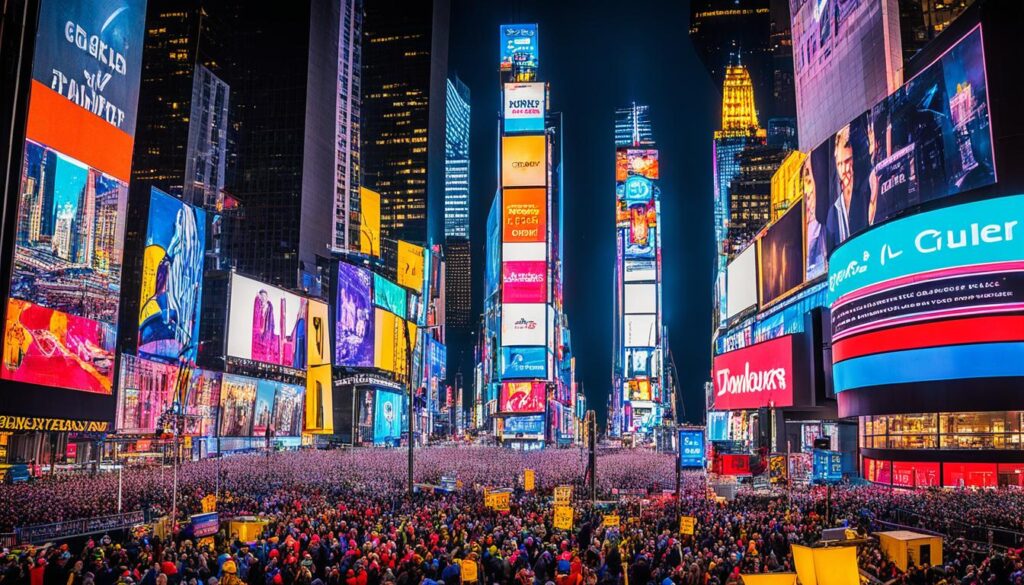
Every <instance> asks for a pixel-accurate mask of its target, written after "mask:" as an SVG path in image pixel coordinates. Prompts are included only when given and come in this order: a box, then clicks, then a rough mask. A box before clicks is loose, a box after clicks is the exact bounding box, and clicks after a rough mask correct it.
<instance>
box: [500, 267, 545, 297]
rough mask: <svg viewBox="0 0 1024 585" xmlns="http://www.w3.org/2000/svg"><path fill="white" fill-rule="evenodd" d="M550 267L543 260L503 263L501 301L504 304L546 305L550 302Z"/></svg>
mask: <svg viewBox="0 0 1024 585" xmlns="http://www.w3.org/2000/svg"><path fill="white" fill-rule="evenodd" d="M547 275H548V265H547V262H545V261H543V260H529V261H527V260H512V261H505V262H503V263H502V287H501V300H502V302H504V303H544V302H547V300H548V282H547Z"/></svg>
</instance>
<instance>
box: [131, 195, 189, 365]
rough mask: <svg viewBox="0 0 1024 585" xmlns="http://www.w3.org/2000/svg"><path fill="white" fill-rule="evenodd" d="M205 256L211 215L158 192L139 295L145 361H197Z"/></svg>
mask: <svg viewBox="0 0 1024 585" xmlns="http://www.w3.org/2000/svg"><path fill="white" fill-rule="evenodd" d="M205 254H206V212H205V211H203V210H201V209H197V208H195V207H192V206H191V205H187V204H185V203H184V202H182V201H181V200H179V199H176V198H174V197H171V196H170V195H168V194H166V193H163V192H161V191H159V190H157V189H152V191H151V193H150V198H149V222H148V223H147V226H146V247H145V252H144V254H143V261H142V290H141V293H140V295H139V296H140V298H139V301H140V302H139V355H141V356H148V357H153V358H157V359H161V358H162V359H168V360H178V359H179V358H180V359H182V360H184V361H185V362H187V363H191V362H194V361H195V357H196V351H197V349H198V343H199V313H200V307H201V306H202V294H203V261H204V259H205Z"/></svg>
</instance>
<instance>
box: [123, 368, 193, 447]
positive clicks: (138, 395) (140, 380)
mask: <svg viewBox="0 0 1024 585" xmlns="http://www.w3.org/2000/svg"><path fill="white" fill-rule="evenodd" d="M177 379H178V366H176V365H172V364H164V363H160V362H154V361H150V360H144V359H139V358H137V357H135V356H132V355H122V356H121V376H120V378H119V388H118V390H119V392H118V397H117V416H116V423H115V428H116V429H117V431H118V432H119V433H125V434H152V433H154V432H155V431H156V422H157V419H158V418H160V415H162V414H163V413H165V412H167V411H168V410H170V408H171V404H172V403H173V402H174V388H175V384H176V382H177Z"/></svg>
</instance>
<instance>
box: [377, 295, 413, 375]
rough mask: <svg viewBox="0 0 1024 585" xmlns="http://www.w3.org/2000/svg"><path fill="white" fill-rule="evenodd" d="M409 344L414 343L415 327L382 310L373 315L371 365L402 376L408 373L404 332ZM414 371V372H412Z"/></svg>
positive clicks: (406, 345)
mask: <svg viewBox="0 0 1024 585" xmlns="http://www.w3.org/2000/svg"><path fill="white" fill-rule="evenodd" d="M403 327H408V328H409V331H408V340H409V343H415V342H416V325H415V324H412V323H408V322H407V321H405V320H403V319H401V318H400V317H397V316H396V315H394V314H393V313H390V312H388V311H385V310H383V309H377V310H376V311H375V313H374V326H373V329H374V344H373V356H374V357H373V365H374V367H377V368H380V369H382V370H387V371H389V372H393V373H396V374H402V375H404V374H405V373H406V372H408V365H407V361H408V357H407V356H406V353H407V351H406V348H407V347H408V344H407V343H406V332H405V331H404V330H403ZM414 371H415V370H414Z"/></svg>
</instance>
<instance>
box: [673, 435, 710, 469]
mask: <svg viewBox="0 0 1024 585" xmlns="http://www.w3.org/2000/svg"><path fill="white" fill-rule="evenodd" d="M679 467H681V468H683V469H703V468H704V430H703V429H679Z"/></svg>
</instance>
